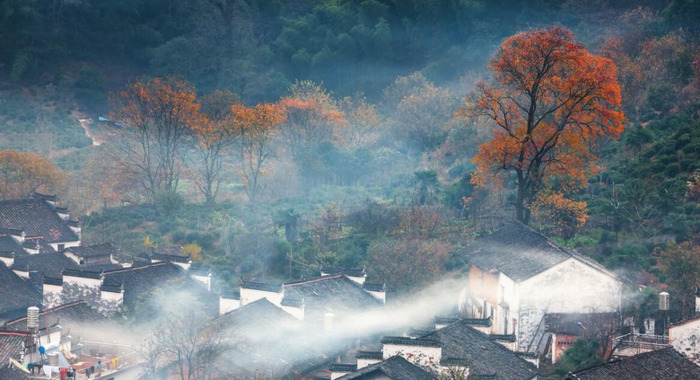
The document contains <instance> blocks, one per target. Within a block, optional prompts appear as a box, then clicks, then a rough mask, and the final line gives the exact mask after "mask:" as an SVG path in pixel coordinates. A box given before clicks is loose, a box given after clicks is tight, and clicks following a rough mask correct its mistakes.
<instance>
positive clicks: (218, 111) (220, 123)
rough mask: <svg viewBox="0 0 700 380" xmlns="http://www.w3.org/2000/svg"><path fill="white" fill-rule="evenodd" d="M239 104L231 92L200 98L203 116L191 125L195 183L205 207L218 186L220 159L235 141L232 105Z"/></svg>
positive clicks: (214, 196)
mask: <svg viewBox="0 0 700 380" xmlns="http://www.w3.org/2000/svg"><path fill="white" fill-rule="evenodd" d="M237 101H238V97H236V96H235V95H234V94H233V93H231V92H227V91H214V92H212V93H211V94H209V95H207V96H205V97H203V98H202V117H201V118H199V122H198V123H195V124H194V125H193V126H192V132H193V133H194V137H195V139H196V144H195V153H196V157H197V160H196V162H195V170H196V171H197V174H198V176H197V179H196V180H195V184H196V185H197V188H199V191H200V192H201V193H202V194H203V195H204V199H205V201H206V203H207V204H209V205H211V204H213V203H214V200H215V198H216V194H217V193H218V191H219V184H220V183H221V174H222V168H223V159H224V157H225V156H226V155H227V154H228V151H229V148H231V147H232V146H233V144H234V143H236V141H237V137H238V129H237V128H236V125H235V123H234V117H233V109H232V106H233V105H234V104H235V103H236V102H237Z"/></svg>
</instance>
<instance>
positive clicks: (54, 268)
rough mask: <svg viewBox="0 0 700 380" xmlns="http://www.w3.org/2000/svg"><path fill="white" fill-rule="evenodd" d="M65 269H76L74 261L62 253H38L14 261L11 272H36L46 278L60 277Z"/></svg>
mask: <svg viewBox="0 0 700 380" xmlns="http://www.w3.org/2000/svg"><path fill="white" fill-rule="evenodd" d="M66 268H77V264H76V263H75V261H73V260H71V259H69V258H68V257H66V255H64V254H63V253H62V252H50V253H38V254H35V255H27V256H24V257H21V258H17V259H15V263H14V265H12V269H13V270H20V271H24V272H29V271H37V272H39V273H40V274H42V275H43V276H47V277H54V278H55V277H61V271H63V270H64V269H66Z"/></svg>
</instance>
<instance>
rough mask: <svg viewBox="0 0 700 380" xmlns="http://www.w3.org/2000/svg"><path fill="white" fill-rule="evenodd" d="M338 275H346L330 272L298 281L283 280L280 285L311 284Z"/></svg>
mask: <svg viewBox="0 0 700 380" xmlns="http://www.w3.org/2000/svg"><path fill="white" fill-rule="evenodd" d="M339 277H346V276H345V275H344V274H343V273H338V274H332V275H328V276H320V277H315V278H311V279H307V280H298V281H292V282H285V283H283V284H282V287H286V286H296V285H302V284H312V283H314V282H319V281H322V280H332V279H334V278H339ZM348 281H352V280H350V279H349V278H348ZM352 283H353V284H354V283H355V281H352Z"/></svg>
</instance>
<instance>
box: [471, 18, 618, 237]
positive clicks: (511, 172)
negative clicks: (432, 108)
mask: <svg viewBox="0 0 700 380" xmlns="http://www.w3.org/2000/svg"><path fill="white" fill-rule="evenodd" d="M489 67H490V68H491V69H492V70H493V73H494V79H495V83H494V84H493V85H491V84H487V83H485V82H480V83H478V84H477V88H476V90H475V91H474V92H473V93H472V94H471V96H470V99H469V101H468V102H467V104H466V105H465V106H464V107H463V109H462V112H463V114H464V115H465V116H467V117H471V118H476V120H478V121H487V122H488V123H490V124H491V125H493V126H494V127H495V129H494V136H493V138H492V139H491V140H490V141H488V142H486V143H484V144H482V145H481V146H480V147H479V150H478V153H477V155H476V157H475V158H474V162H475V163H476V165H477V171H476V173H475V174H474V176H473V177H472V182H474V183H475V184H476V185H477V186H478V187H482V188H483V187H485V186H491V187H496V188H498V187H499V186H501V185H502V184H503V183H504V182H505V181H509V180H514V181H515V184H516V197H515V210H516V218H517V219H518V220H519V221H521V222H523V223H526V224H527V223H529V221H530V215H531V210H530V202H531V201H532V200H533V199H534V197H535V196H536V195H537V193H538V192H540V191H541V190H543V189H550V190H552V191H555V190H556V191H560V192H562V194H565V193H569V192H572V191H574V190H576V189H579V188H581V187H582V186H585V185H586V175H587V174H588V173H590V172H592V171H594V170H595V166H594V165H593V162H594V161H595V160H596V156H595V154H594V151H595V145H594V144H593V143H594V142H595V141H596V140H598V139H600V138H603V137H609V138H614V139H616V138H618V137H619V136H620V133H622V131H623V130H624V125H623V120H624V115H623V113H622V111H620V86H619V85H618V83H617V76H616V72H615V65H614V64H613V63H612V62H611V61H610V60H609V59H606V58H603V57H600V56H596V55H593V54H591V53H590V52H588V51H587V50H586V49H584V48H583V47H582V46H580V45H578V44H577V43H576V42H575V41H574V37H573V34H572V33H571V31H569V30H566V29H564V28H561V27H552V28H549V29H535V30H531V31H528V32H523V33H518V34H516V35H514V36H512V37H510V38H508V39H506V40H505V41H504V42H503V44H502V45H501V47H500V48H499V50H498V52H497V53H496V55H495V57H494V58H492V59H491V61H490V62H489ZM555 184H556V189H554V185H555Z"/></svg>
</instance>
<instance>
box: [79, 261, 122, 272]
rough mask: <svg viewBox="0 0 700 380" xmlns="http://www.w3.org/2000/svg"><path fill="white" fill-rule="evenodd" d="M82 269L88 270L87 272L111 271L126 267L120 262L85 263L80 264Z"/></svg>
mask: <svg viewBox="0 0 700 380" xmlns="http://www.w3.org/2000/svg"><path fill="white" fill-rule="evenodd" d="M78 268H80V270H82V271H86V272H100V273H101V272H109V271H115V270H119V269H124V267H123V266H121V265H120V264H114V263H111V262H110V263H95V264H83V265H80V266H78Z"/></svg>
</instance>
